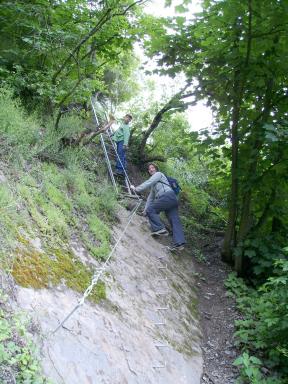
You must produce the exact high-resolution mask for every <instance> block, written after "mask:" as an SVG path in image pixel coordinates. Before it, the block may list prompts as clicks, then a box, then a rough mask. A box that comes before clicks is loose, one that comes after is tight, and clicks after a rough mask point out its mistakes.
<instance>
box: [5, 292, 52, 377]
mask: <svg viewBox="0 0 288 384" xmlns="http://www.w3.org/2000/svg"><path fill="white" fill-rule="evenodd" d="M7 301H8V297H7V296H6V295H5V294H4V293H3V291H2V290H0V342H1V343H0V382H1V383H33V384H44V383H46V384H48V383H49V382H48V381H47V380H46V379H45V378H44V377H43V376H42V374H41V368H40V362H39V360H38V358H37V357H36V350H35V347H34V345H33V342H32V338H31V328H32V326H33V324H32V323H31V320H30V319H28V318H27V316H26V315H25V314H24V313H23V312H20V311H19V312H15V311H13V310H12V309H11V308H10V307H9V306H8V303H7Z"/></svg>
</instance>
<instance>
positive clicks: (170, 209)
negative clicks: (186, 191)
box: [146, 191, 185, 244]
mask: <svg viewBox="0 0 288 384" xmlns="http://www.w3.org/2000/svg"><path fill="white" fill-rule="evenodd" d="M160 212H165V214H166V216H167V218H168V220H169V222H170V224H171V227H172V232H173V243H174V244H184V243H185V237H184V232H183V228H182V224H181V221H180V218H179V214H178V200H177V198H176V195H175V193H174V192H173V191H169V192H166V193H164V194H163V195H161V196H160V197H159V199H157V200H153V201H152V202H151V203H150V204H149V205H148V207H147V208H146V213H147V216H148V219H149V222H150V225H151V229H152V231H158V230H159V229H163V228H165V226H164V224H163V223H162V221H161V220H160V217H159V213H160Z"/></svg>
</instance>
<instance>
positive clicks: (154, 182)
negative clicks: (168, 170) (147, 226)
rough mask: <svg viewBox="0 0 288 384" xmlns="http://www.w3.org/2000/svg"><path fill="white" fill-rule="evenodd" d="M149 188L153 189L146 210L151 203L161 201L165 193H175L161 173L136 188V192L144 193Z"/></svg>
mask: <svg viewBox="0 0 288 384" xmlns="http://www.w3.org/2000/svg"><path fill="white" fill-rule="evenodd" d="M148 188H151V190H150V193H149V196H148V199H147V202H146V207H145V208H147V207H148V205H149V203H150V202H152V201H153V200H156V199H159V197H160V196H162V195H163V194H164V193H166V192H171V191H173V189H172V188H171V187H170V184H169V181H168V180H167V177H166V176H165V175H164V174H163V173H161V172H155V173H154V175H152V176H151V177H150V178H149V179H148V180H146V181H144V183H142V184H140V185H138V187H136V192H142V191H145V189H148Z"/></svg>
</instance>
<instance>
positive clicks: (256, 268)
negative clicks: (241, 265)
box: [234, 235, 285, 284]
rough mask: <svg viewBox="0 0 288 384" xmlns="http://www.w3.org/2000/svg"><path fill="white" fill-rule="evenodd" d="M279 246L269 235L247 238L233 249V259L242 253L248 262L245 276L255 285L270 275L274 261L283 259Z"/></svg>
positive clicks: (283, 255) (283, 254) (282, 252)
mask: <svg viewBox="0 0 288 384" xmlns="http://www.w3.org/2000/svg"><path fill="white" fill-rule="evenodd" d="M280 244H281V243H280V241H278V242H277V241H275V236H272V235H270V236H266V237H262V238H257V237H254V238H253V237H251V238H248V239H246V240H245V241H244V242H243V244H239V245H238V247H237V248H235V250H234V254H235V257H237V254H239V253H243V254H244V255H245V258H246V260H248V262H247V265H246V275H251V278H252V279H253V281H254V282H255V284H259V283H260V282H263V281H265V279H267V277H269V276H270V275H271V270H273V265H274V263H275V260H277V259H284V258H285V253H284V251H283V248H282V247H281V245H280Z"/></svg>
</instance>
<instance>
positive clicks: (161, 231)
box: [151, 228, 169, 236]
mask: <svg viewBox="0 0 288 384" xmlns="http://www.w3.org/2000/svg"><path fill="white" fill-rule="evenodd" d="M151 235H152V236H168V235H169V232H168V231H167V229H165V228H162V229H158V231H154V232H152V233H151Z"/></svg>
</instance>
